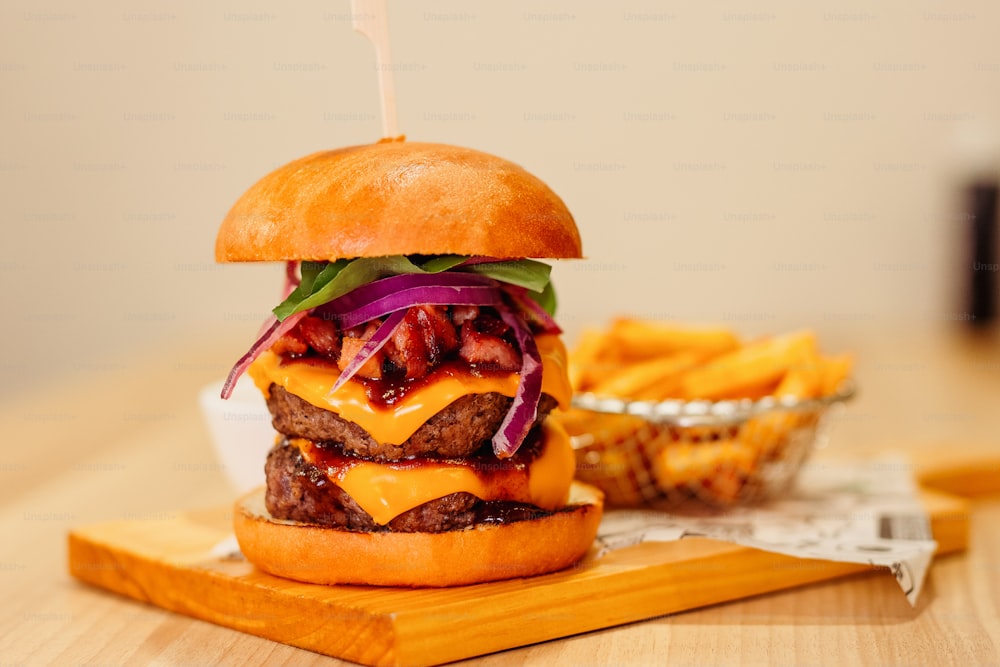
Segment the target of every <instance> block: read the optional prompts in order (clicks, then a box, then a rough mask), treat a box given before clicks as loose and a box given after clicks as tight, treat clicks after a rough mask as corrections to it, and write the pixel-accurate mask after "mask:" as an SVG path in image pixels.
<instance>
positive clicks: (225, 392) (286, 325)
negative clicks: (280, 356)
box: [222, 312, 306, 398]
mask: <svg viewBox="0 0 1000 667" xmlns="http://www.w3.org/2000/svg"><path fill="white" fill-rule="evenodd" d="M305 316H306V313H305V312H301V313H295V314H294V315H290V316H289V317H286V318H285V319H284V320H283V321H281V322H279V321H278V318H277V317H275V316H274V315H272V316H271V318H270V322H271V324H270V326H267V328H266V329H264V331H263V333H262V334H261V335H260V337H259V338H258V339H257V341H256V342H255V343H254V344H253V345H251V346H250V349H249V350H248V351H247V353H246V354H244V355H243V356H242V357H240V359H239V361H237V362H236V365H235V366H233V368H232V370H230V371H229V375H228V376H227V377H226V382H225V384H223V385H222V398H229V397H230V396H231V395H232V393H233V389H234V388H235V387H236V381H237V380H239V379H240V376H241V375H243V373H244V372H245V371H246V369H247V368H248V367H249V366H250V364H252V363H253V362H254V361H255V360H256V359H257V357H259V356H260V355H261V353H263V352H264V351H265V350H267V349H268V348H270V347H271V346H272V345H274V344H275V342H277V340H278V339H279V338H281V337H282V336H284V335H285V334H286V333H288V332H289V331H291V330H292V328H293V327H294V326H295V325H296V324H298V323H299V320H301V319H302V318H303V317H305Z"/></svg>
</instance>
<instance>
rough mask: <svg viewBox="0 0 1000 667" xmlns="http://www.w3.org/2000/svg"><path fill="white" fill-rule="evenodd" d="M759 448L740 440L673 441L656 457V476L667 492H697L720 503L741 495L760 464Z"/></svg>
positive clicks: (654, 465)
mask: <svg viewBox="0 0 1000 667" xmlns="http://www.w3.org/2000/svg"><path fill="white" fill-rule="evenodd" d="M757 457H758V452H757V451H756V450H754V449H753V448H752V447H750V446H748V445H747V444H746V443H743V442H740V441H739V440H717V441H715V442H702V443H696V444H692V443H686V442H681V443H673V444H670V445H666V446H664V447H662V448H661V449H660V451H659V453H658V454H657V455H656V456H655V458H654V459H653V462H652V464H653V478H654V479H655V480H656V484H657V485H658V486H659V487H660V489H661V490H662V491H663V492H664V493H665V494H667V495H668V496H671V495H676V494H677V492H678V490H680V491H683V490H685V489H687V490H689V491H692V492H694V493H695V494H696V495H698V496H699V497H703V498H707V499H710V500H712V501H713V502H715V503H718V504H726V503H730V502H733V501H734V500H736V499H738V497H739V493H740V491H741V490H742V488H743V485H744V484H745V483H746V480H747V479H748V478H749V477H750V476H751V475H752V474H753V472H754V470H755V469H756V467H757Z"/></svg>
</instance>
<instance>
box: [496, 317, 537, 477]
mask: <svg viewBox="0 0 1000 667" xmlns="http://www.w3.org/2000/svg"><path fill="white" fill-rule="evenodd" d="M498 310H499V311H500V317H501V318H503V321H504V322H506V323H507V325H508V326H509V327H510V328H511V329H513V330H514V336H515V337H516V338H517V344H518V347H520V348H521V381H520V382H519V383H518V385H517V391H516V392H514V402H513V403H512V404H511V406H510V410H508V411H507V414H506V415H505V416H504V418H503V422H501V424H500V429H499V430H498V431H497V432H496V433H495V434H494V435H493V453H494V454H495V455H496V457H497V458H498V459H505V458H508V457H510V456H513V455H514V453H515V452H516V451H517V449H518V447H520V446H521V443H522V442H524V439H525V438H526V437H527V435H528V432H529V431H530V430H531V427H532V426H534V424H535V419H536V418H537V417H538V401H539V399H540V398H541V397H542V356H541V354H539V352H538V346H537V345H536V344H535V337H534V336H533V335H532V334H531V329H529V328H528V325H527V324H526V323H525V322H524V320H523V319H521V317H520V316H519V315H518V314H517V313H515V312H514V311H512V310H509V309H508V308H503V307H501V308H498Z"/></svg>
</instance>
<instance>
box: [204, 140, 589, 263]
mask: <svg viewBox="0 0 1000 667" xmlns="http://www.w3.org/2000/svg"><path fill="white" fill-rule="evenodd" d="M443 254H456V255H481V256H487V257H497V258H501V259H506V258H515V257H539V258H578V257H581V256H582V250H581V245H580V235H579V232H578V231H577V228H576V224H575V222H574V221H573V216H572V215H571V214H570V212H569V210H568V209H567V208H566V205H565V204H564V203H563V202H562V200H561V199H560V198H559V197H558V196H557V195H556V194H555V193H554V192H553V191H552V190H551V189H549V187H548V186H547V185H545V183H543V182H542V181H541V180H539V179H538V178H536V177H535V176H533V175H531V174H530V173H528V172H527V171H525V170H524V169H523V168H521V167H519V166H518V165H516V164H513V163H512V162H508V161H507V160H504V159H502V158H499V157H496V156H494V155H490V154H488V153H482V152H480V151H475V150H471V149H468V148H460V147H457V146H447V145H443V144H430V143H411V142H406V141H389V142H380V143H376V144H369V145H364V146H351V147H349V148H341V149H337V150H331V151H322V152H319V153H313V154H312V155H307V156H306V157H303V158H300V159H298V160H295V161H293V162H290V163H288V164H286V165H284V166H283V167H279V168H278V169H276V170H274V171H273V172H271V173H270V174H268V175H267V176H265V177H264V178H262V179H261V180H260V181H258V182H257V183H256V184H255V185H254V186H253V187H251V188H250V189H249V190H247V191H246V193H244V194H243V196H242V197H240V199H239V200H238V201H237V202H236V204H235V205H234V206H233V208H232V210H230V211H229V214H228V215H227V216H226V218H225V220H224V221H223V223H222V227H221V228H220V229H219V234H218V237H217V239H216V244H215V257H216V259H217V260H218V261H220V262H255V261H292V260H311V261H334V260H337V259H352V258H355V257H380V256H385V255H443Z"/></svg>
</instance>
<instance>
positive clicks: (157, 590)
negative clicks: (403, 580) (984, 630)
mask: <svg viewBox="0 0 1000 667" xmlns="http://www.w3.org/2000/svg"><path fill="white" fill-rule="evenodd" d="M926 503H927V507H928V510H929V512H930V514H931V517H932V530H933V531H934V535H935V539H937V540H938V542H939V553H941V554H943V553H951V552H955V551H959V550H962V549H964V548H965V547H966V544H967V535H968V517H969V514H968V507H967V504H966V503H965V502H964V501H962V500H960V499H958V498H955V497H951V496H947V495H945V494H941V493H933V492H931V493H928V494H927V495H926ZM229 526H230V517H229V514H228V511H226V510H215V511H208V512H200V513H194V512H189V513H181V514H178V515H177V516H176V518H173V519H171V520H166V521H164V520H161V519H156V520H148V521H141V520H139V521H135V520H133V521H114V522H108V523H100V524H94V525H90V526H84V527H81V528H77V529H75V530H73V531H72V532H71V533H70V535H69V567H70V571H71V573H72V575H73V576H74V577H76V578H78V579H80V580H81V581H85V582H87V583H90V584H93V585H95V586H99V587H101V588H105V589H107V590H110V591H113V592H115V593H118V594H121V595H125V596H128V597H132V598H135V599H137V600H142V601H145V602H150V603H152V604H155V605H157V606H159V607H162V608H164V609H168V610H170V611H175V612H179V613H182V614H185V615H188V616H193V617H195V618H200V619H203V620H207V621H211V622H212V623H216V624H219V625H223V626H226V627H230V628H233V629H236V630H240V631H242V632H247V633H250V634H254V635H257V636H260V637H265V638H267V639H272V640H274V641H278V642H281V643H284V644H290V645H292V646H298V647H300V648H305V649H309V650H312V651H316V652H318V653H324V654H326V655H331V656H336V657H340V658H345V659H347V660H351V661H354V662H360V663H363V664H368V665H412V664H439V663H444V662H450V661H454V660H458V659H461V658H466V657H470V656H475V655H482V654H486V653H492V652H495V651H501V650H504V649H509V648H513V647H516V646H522V645H525V644H532V643H536V642H541V641H546V640H550V639H554V638H558V637H565V636H568V635H573V634H578V633H581V632H588V631H591V630H596V629H601V628H607V627H611V626H616V625H621V624H624V623H630V622H633V621H638V620H643V619H647V618H652V617H655V616H660V615H663V614H670V613H675V612H679V611H685V610H690V609H695V608H698V607H703V606H706V605H711V604H716V603H719V602H725V601H730V600H735V599H740V598H745V597H749V596H753V595H758V594H761V593H767V592H771V591H776V590H782V589H786V588H792V587H795V586H800V585H803V584H808V583H814V582H817V581H824V580H827V579H831V578H835V577H840V576H844V575H847V574H854V573H857V572H863V571H869V570H871V569H872V568H871V567H868V566H862V565H855V564H850V563H833V562H828V561H819V560H803V559H797V558H792V557H788V556H782V555H780V554H773V553H769V552H765V551H759V550H756V549H749V548H746V547H741V546H737V545H733V544H728V543H723V542H717V541H713V540H708V539H700V538H694V539H685V540H683V541H679V542H670V543H645V544H641V545H637V546H635V547H630V548H628V549H623V550H619V551H615V552H612V553H610V554H608V555H606V556H604V557H603V558H600V559H595V558H593V556H592V555H591V556H590V557H588V558H586V559H585V560H584V561H583V562H582V563H581V564H580V565H579V566H577V567H575V568H572V569H570V570H565V571H563V572H558V573H554V574H550V575H545V576H541V577H533V578H530V579H516V580H511V581H505V582H495V583H489V584H481V585H476V586H465V587H458V588H446V589H396V588H376V587H364V586H314V585H309V584H300V583H296V582H292V581H288V580H284V579H280V578H277V577H272V576H270V575H267V574H264V573H262V572H259V571H258V570H256V569H255V568H254V567H253V566H252V565H250V564H249V563H247V562H245V561H242V560H234V559H227V558H219V557H214V556H212V549H213V547H214V546H215V545H216V544H218V543H219V542H220V541H222V540H223V539H225V538H226V537H227V536H228V534H229Z"/></svg>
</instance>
